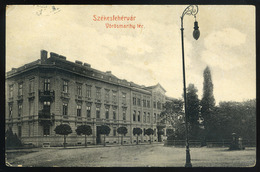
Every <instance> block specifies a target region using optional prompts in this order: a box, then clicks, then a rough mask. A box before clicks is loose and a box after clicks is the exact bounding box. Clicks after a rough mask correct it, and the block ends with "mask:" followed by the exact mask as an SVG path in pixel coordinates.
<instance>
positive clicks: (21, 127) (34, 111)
mask: <svg viewBox="0 0 260 172" xmlns="http://www.w3.org/2000/svg"><path fill="white" fill-rule="evenodd" d="M47 54H48V52H47V51H45V50H42V51H41V59H39V60H36V61H34V62H32V63H28V64H26V65H24V66H22V67H19V68H13V69H12V70H11V71H9V72H7V74H6V129H8V128H12V130H13V132H14V133H17V135H18V136H19V137H20V138H21V139H22V141H23V143H27V144H28V143H32V144H34V145H35V146H43V145H50V146H61V145H62V143H63V137H62V136H60V135H56V134H55V132H54V129H55V127H56V126H57V125H59V124H61V123H63V124H69V125H70V126H71V128H72V131H73V133H72V134H70V135H69V136H68V138H67V143H68V145H81V144H83V143H84V136H77V134H76V132H75V129H76V128H77V126H79V125H82V124H87V125H90V126H91V127H92V130H93V134H92V135H91V136H90V137H89V138H88V142H89V144H101V143H102V142H103V139H101V135H100V133H98V130H97V128H98V127H99V126H100V125H102V124H105V125H108V126H109V127H110V128H111V132H110V134H109V136H108V137H107V138H106V142H108V143H111V144H118V143H119V142H120V140H119V135H118V134H117V132H116V129H117V128H118V127H121V126H125V127H127V129H128V133H127V135H126V136H125V137H124V142H125V143H135V142H136V137H135V136H133V128H136V127H139V128H141V129H143V130H145V129H148V128H152V129H153V130H154V131H155V135H154V136H153V138H152V139H153V141H155V142H157V141H162V138H161V135H158V130H157V127H158V126H160V125H163V124H161V123H160V116H159V114H160V112H161V111H162V108H163V104H164V103H165V102H166V101H170V100H171V98H167V97H166V96H165V92H166V90H165V89H164V88H163V87H162V86H161V85H160V84H157V85H155V86H151V87H144V86H139V85H137V84H135V83H133V82H128V81H126V80H121V79H118V78H117V77H116V76H114V75H113V74H112V73H111V72H110V71H107V72H101V71H98V70H96V69H93V68H91V66H90V64H87V63H82V62H81V61H76V62H75V63H73V62H70V61H67V60H66V57H64V56H61V55H58V54H56V53H52V52H51V53H50V57H49V58H47ZM164 133H165V129H164ZM139 139H140V141H141V142H148V141H149V137H148V136H144V135H143V134H142V136H141V137H139Z"/></svg>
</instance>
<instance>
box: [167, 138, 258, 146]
mask: <svg viewBox="0 0 260 172" xmlns="http://www.w3.org/2000/svg"><path fill="white" fill-rule="evenodd" d="M231 141H232V140H225V139H223V140H221V141H207V142H206V145H207V147H229V146H230V144H231ZM242 144H243V146H245V147H256V141H255V140H243V141H242ZM164 145H165V146H175V147H185V146H186V140H165V141H164ZM189 146H190V147H201V141H200V140H189Z"/></svg>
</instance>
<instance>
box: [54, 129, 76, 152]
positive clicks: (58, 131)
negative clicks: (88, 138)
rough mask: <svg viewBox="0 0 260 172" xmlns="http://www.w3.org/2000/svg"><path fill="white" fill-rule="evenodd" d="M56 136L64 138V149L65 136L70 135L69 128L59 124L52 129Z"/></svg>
mask: <svg viewBox="0 0 260 172" xmlns="http://www.w3.org/2000/svg"><path fill="white" fill-rule="evenodd" d="M54 131H55V133H56V134H59V135H63V136H64V143H63V144H64V148H65V147H66V136H67V135H68V134H70V133H72V130H71V127H70V126H69V125H68V124H60V125H58V126H56V128H55V129H54Z"/></svg>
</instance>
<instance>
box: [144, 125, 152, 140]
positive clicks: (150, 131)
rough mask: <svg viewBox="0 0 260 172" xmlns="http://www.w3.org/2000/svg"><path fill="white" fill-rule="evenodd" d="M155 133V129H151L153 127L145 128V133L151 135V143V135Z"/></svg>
mask: <svg viewBox="0 0 260 172" xmlns="http://www.w3.org/2000/svg"><path fill="white" fill-rule="evenodd" d="M153 133H154V131H153V129H151V128H148V129H147V130H145V133H144V134H146V135H148V136H149V138H150V144H151V143H152V140H151V135H153Z"/></svg>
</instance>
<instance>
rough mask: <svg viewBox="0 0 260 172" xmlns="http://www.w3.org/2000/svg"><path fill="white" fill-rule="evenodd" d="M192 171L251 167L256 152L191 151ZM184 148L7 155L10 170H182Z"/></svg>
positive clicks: (42, 150)
mask: <svg viewBox="0 0 260 172" xmlns="http://www.w3.org/2000/svg"><path fill="white" fill-rule="evenodd" d="M190 153H191V163H192V165H193V167H252V166H254V165H255V161H256V149H255V148H246V149H245V150H241V151H229V150H228V148H226V147H222V148H206V147H202V148H191V149H190ZM185 155H186V154H185V148H180V147H165V146H163V145H162V144H151V145H149V144H145V145H123V146H107V147H103V146H89V147H87V148H85V147H68V148H65V149H64V148H60V147H54V148H35V149H26V150H19V151H17V150H12V151H7V161H8V162H9V163H10V164H11V165H12V166H14V167H17V166H22V167H183V166H184V164H185Z"/></svg>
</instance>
